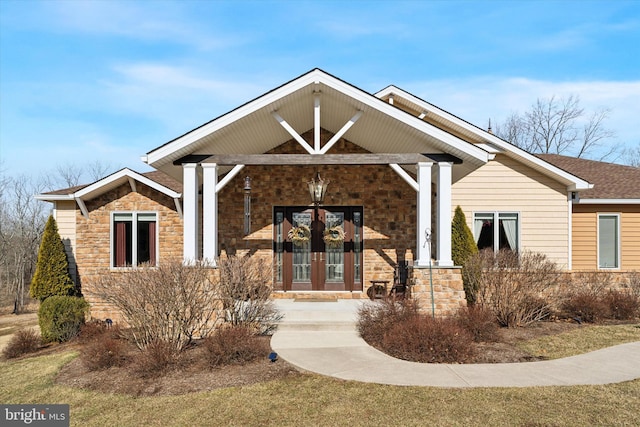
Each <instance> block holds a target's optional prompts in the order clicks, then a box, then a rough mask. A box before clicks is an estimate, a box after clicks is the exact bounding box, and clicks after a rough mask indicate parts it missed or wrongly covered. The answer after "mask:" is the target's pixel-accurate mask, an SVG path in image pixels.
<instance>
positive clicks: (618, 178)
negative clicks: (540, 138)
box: [537, 154, 640, 200]
mask: <svg viewBox="0 0 640 427" xmlns="http://www.w3.org/2000/svg"><path fill="white" fill-rule="evenodd" d="M537 156H538V157H540V158H541V159H542V160H544V161H546V162H549V163H551V164H552V165H554V166H557V167H559V168H560V169H563V170H565V171H566V172H569V173H570V174H573V175H576V176H579V177H580V178H582V179H584V180H586V181H588V182H590V183H592V184H593V188H592V189H590V190H586V191H581V192H580V198H581V199H638V200H640V168H636V167H633V166H625V165H618V164H615V163H607V162H598V161H595V160H587V159H578V158H575V157H568V156H561V155H559V154H537Z"/></svg>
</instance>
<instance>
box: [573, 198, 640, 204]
mask: <svg viewBox="0 0 640 427" xmlns="http://www.w3.org/2000/svg"><path fill="white" fill-rule="evenodd" d="M576 203H577V204H579V205H640V199H583V198H581V199H580V200H578V202H576Z"/></svg>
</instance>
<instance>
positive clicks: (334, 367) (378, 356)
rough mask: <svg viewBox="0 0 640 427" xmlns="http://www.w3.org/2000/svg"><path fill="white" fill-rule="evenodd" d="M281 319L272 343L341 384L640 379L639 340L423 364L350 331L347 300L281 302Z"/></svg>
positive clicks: (554, 382) (291, 360)
mask: <svg viewBox="0 0 640 427" xmlns="http://www.w3.org/2000/svg"><path fill="white" fill-rule="evenodd" d="M278 307H279V308H280V309H281V311H282V312H283V314H284V319H283V321H282V323H281V324H280V327H279V328H278V330H277V332H276V333H275V334H274V335H273V337H272V339H271V346H272V348H273V350H274V351H275V352H277V353H278V355H279V356H280V357H281V358H282V359H284V360H286V361H287V362H289V363H291V364H293V365H295V366H297V367H298V368H300V369H303V370H306V371H310V372H315V373H318V374H322V375H327V376H332V377H336V378H340V379H345V380H353V381H362V382H370V383H378V384H390V385H404V386H431V387H535V386H566V385H594V384H610V383H618V382H623V381H629V380H634V379H637V378H640V342H633V343H628V344H622V345H618V346H615V347H610V348H606V349H602V350H598V351H594V352H591V353H587V354H583V355H579V356H573V357H567V358H564V359H556V360H548V361H540V362H526V363H502V364H467V365H462V364H459V365H452V364H426V363H415V362H408V361H405V360H399V359H395V358H393V357H390V356H387V355H386V354H384V353H382V352H380V351H378V350H376V349H374V348H373V347H371V346H369V345H368V344H367V343H366V342H365V341H364V340H363V339H362V338H360V337H359V336H358V334H357V332H356V330H355V325H354V320H355V312H356V310H357V305H356V303H355V302H351V301H348V300H347V302H346V303H345V302H342V301H338V302H331V303H328V302H327V303H325V302H320V303H315V302H294V301H293V300H289V301H284V302H283V301H280V302H278Z"/></svg>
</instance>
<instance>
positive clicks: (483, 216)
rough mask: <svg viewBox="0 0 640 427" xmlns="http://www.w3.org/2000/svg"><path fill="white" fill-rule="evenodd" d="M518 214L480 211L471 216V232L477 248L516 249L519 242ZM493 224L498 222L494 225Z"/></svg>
mask: <svg viewBox="0 0 640 427" xmlns="http://www.w3.org/2000/svg"><path fill="white" fill-rule="evenodd" d="M518 223H519V221H518V214H517V213H507V212H481V213H476V214H475V215H474V217H473V234H474V237H475V239H476V244H477V245H478V249H487V248H489V249H493V250H494V251H498V250H500V249H509V250H512V251H517V250H518V246H519V242H518V235H519V228H518V227H519V225H518ZM495 224H498V226H497V227H496V226H495Z"/></svg>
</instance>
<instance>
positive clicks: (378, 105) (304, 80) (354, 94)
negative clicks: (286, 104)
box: [146, 69, 490, 166]
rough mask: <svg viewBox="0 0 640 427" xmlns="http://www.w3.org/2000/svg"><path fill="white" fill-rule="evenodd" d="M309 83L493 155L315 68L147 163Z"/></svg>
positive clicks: (474, 153) (482, 158)
mask: <svg viewBox="0 0 640 427" xmlns="http://www.w3.org/2000/svg"><path fill="white" fill-rule="evenodd" d="M310 84H323V85H326V86H328V87H330V88H332V89H334V90H337V91H339V92H342V93H344V94H345V95H347V96H350V97H351V98H353V99H355V100H357V101H359V102H361V103H362V104H364V105H366V106H368V107H370V108H373V109H376V110H378V111H380V112H382V113H384V114H387V115H389V116H391V117H392V118H394V119H396V120H398V121H400V122H402V123H404V124H406V125H408V126H411V127H414V128H416V129H418V130H420V131H421V132H424V133H426V134H428V135H431V136H433V137H435V138H438V139H440V140H441V141H443V142H445V143H446V144H449V145H451V146H452V147H454V148H456V149H458V150H460V151H461V152H463V153H467V154H468V155H469V156H471V157H472V158H475V159H476V160H477V161H478V162H479V163H486V162H488V161H489V159H490V156H489V154H488V153H487V152H486V151H484V150H482V149H481V148H478V147H475V146H474V145H473V144H470V143H468V142H466V141H463V140H461V139H459V138H457V137H455V136H453V135H451V134H449V133H447V132H445V131H443V130H441V129H439V128H437V127H436V126H433V125H431V124H429V123H427V122H424V121H422V120H417V119H416V118H415V117H412V116H411V115H408V114H406V113H404V112H402V111H400V110H399V109H397V108H395V107H393V106H391V105H387V104H386V103H385V102H384V101H381V100H380V99H377V98H376V97H375V96H372V95H371V94H369V93H367V92H364V91H363V90H362V89H359V88H356V87H355V86H352V85H350V84H348V83H346V82H344V81H342V80H339V79H337V78H335V77H333V76H331V75H329V74H326V73H325V72H323V71H321V70H318V69H316V70H313V71H311V72H309V73H307V74H305V75H303V76H301V77H299V78H297V79H296V80H294V81H292V82H290V83H287V84H285V85H284V86H282V87H280V88H278V89H275V90H273V91H271V92H268V93H266V94H265V95H263V96H261V97H259V98H257V99H255V100H253V101H250V102H249V103H248V104H245V105H243V106H242V107H239V108H237V109H236V110H233V111H231V112H229V113H227V114H225V115H223V116H221V117H219V118H218V119H215V120H213V121H212V122H210V123H207V124H205V125H203V126H201V127H199V128H197V129H194V130H193V131H191V132H189V133H187V134H185V135H183V136H182V137H180V138H178V139H176V140H174V141H172V142H170V143H168V144H166V145H164V146H161V147H159V148H157V149H156V150H154V151H151V152H149V153H147V156H146V161H147V164H149V165H151V166H154V165H155V163H158V162H161V161H162V159H164V158H165V157H167V156H170V155H171V154H172V153H174V152H176V151H179V150H182V149H184V148H186V147H188V146H189V145H190V144H192V143H194V142H196V141H197V140H199V139H201V138H203V137H205V136H207V135H209V134H211V133H213V132H216V131H217V130H219V129H222V128H224V127H225V126H228V125H229V124H231V123H233V122H235V121H237V120H239V119H241V118H243V117H245V116H247V115H249V114H252V113H254V112H256V111H258V110H260V109H261V108H264V107H266V106H268V105H269V104H271V103H273V102H275V101H277V100H279V99H281V98H284V97H285V96H287V95H290V94H292V93H294V92H296V91H297V90H300V89H302V88H304V87H305V86H307V85H310Z"/></svg>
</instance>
